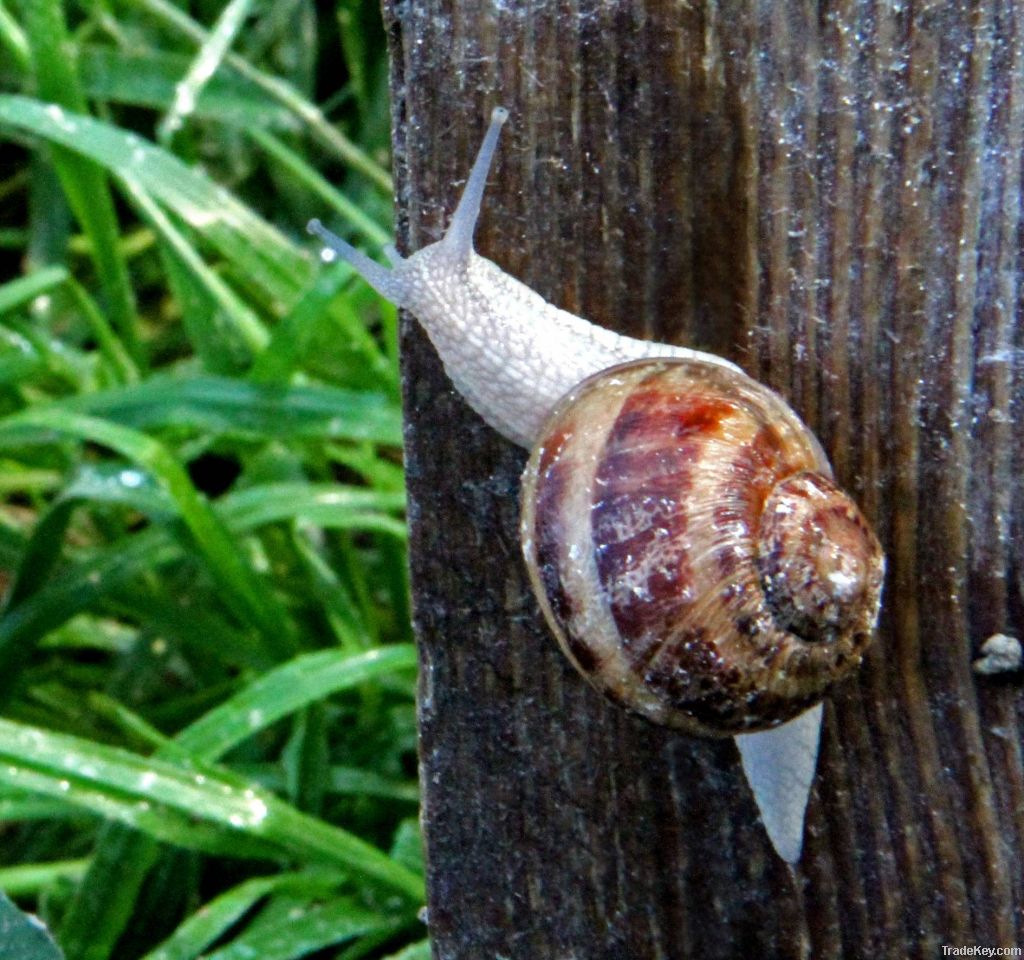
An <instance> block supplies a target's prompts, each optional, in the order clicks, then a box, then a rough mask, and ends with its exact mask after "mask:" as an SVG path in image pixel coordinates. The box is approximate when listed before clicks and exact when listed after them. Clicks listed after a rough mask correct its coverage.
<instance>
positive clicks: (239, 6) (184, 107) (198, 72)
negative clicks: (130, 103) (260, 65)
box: [157, 0, 253, 144]
mask: <svg viewBox="0 0 1024 960" xmlns="http://www.w3.org/2000/svg"><path fill="white" fill-rule="evenodd" d="M252 4H253V0H231V2H230V3H228V5H227V6H226V7H225V8H224V9H223V11H222V12H221V14H220V16H219V17H218V18H217V23H216V26H214V28H213V30H212V31H211V32H210V34H209V36H208V37H207V38H206V40H205V41H204V42H203V44H202V46H200V48H199V53H198V54H197V55H196V58H195V60H194V61H193V62H192V66H191V67H190V68H189V71H188V73H187V74H186V75H185V76H184V77H183V78H182V80H181V82H180V83H178V85H177V87H176V89H175V91H174V103H173V104H171V109H170V110H169V111H168V112H167V114H166V115H165V116H164V118H163V120H161V121H160V125H159V127H158V129H157V138H158V139H159V140H160V142H161V143H164V144H168V143H170V141H171V138H172V137H173V136H174V134H175V133H177V132H178V130H180V129H181V127H182V125H183V124H184V122H185V120H186V118H188V117H189V116H191V115H192V113H193V112H194V111H195V107H196V99H197V98H198V96H199V94H200V93H201V92H202V89H203V87H205V86H206V84H207V83H208V82H209V80H210V78H211V77H212V76H213V75H214V73H215V72H216V71H217V68H218V67H219V66H220V63H221V61H222V60H223V59H224V55H225V54H226V53H227V52H228V48H229V47H230V46H231V44H232V42H233V41H234V39H235V37H236V36H237V34H238V31H239V30H240V29H241V27H242V24H243V23H244V22H245V19H246V17H248V16H249V11H250V10H251V9H252Z"/></svg>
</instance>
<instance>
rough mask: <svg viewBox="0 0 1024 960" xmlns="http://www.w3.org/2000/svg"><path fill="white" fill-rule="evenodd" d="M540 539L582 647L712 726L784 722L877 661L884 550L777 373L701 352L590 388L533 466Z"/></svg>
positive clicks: (610, 686)
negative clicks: (743, 369) (773, 380)
mask: <svg viewBox="0 0 1024 960" xmlns="http://www.w3.org/2000/svg"><path fill="white" fill-rule="evenodd" d="M522 540H523V544H524V550H525V554H526V559H527V569H528V570H529V572H530V576H531V579H532V581H533V584H534V588H535V592H536V593H537V596H538V597H539V598H540V601H541V607H542V609H543V611H544V614H545V616H546V618H547V620H548V623H549V624H550V626H551V629H552V631H553V632H554V634H555V636H556V637H557V638H558V641H559V643H560V644H561V646H562V648H563V649H564V650H565V652H566V654H567V655H568V656H569V658H570V659H571V660H572V661H573V663H574V664H575V665H576V667H577V669H578V670H579V671H580V672H581V673H582V674H583V675H584V676H585V677H587V678H588V679H589V680H590V681H591V682H592V683H593V684H594V685H595V686H596V687H597V688H598V689H599V690H601V691H602V692H603V693H604V694H605V695H606V696H608V697H609V698H610V699H612V700H614V701H616V702H618V703H621V704H623V705H624V706H626V707H627V708H628V709H630V710H632V711H634V712H636V713H639V714H641V715H642V716H645V717H646V718H647V719H649V720H652V721H653V722H655V723H659V724H665V725H667V726H674V727H680V728H682V729H685V730H686V731H688V732H690V733H697V734H702V735H705V736H721V735H724V734H737V733H746V732H750V731H754V730H760V729H765V728H768V727H773V726H777V725H778V724H780V723H782V722H784V721H786V720H790V719H792V718H793V717H794V716H796V715H797V714H799V713H801V712H803V711H804V710H806V709H807V708H808V707H810V706H812V705H813V704H815V703H817V702H818V701H820V700H821V698H822V697H823V696H824V695H825V693H826V692H827V691H828V689H829V687H831V686H832V685H833V684H834V683H835V682H836V681H838V680H840V679H842V678H843V677H844V676H846V675H848V674H849V673H850V672H851V671H852V670H853V669H854V668H856V666H857V665H858V664H859V663H860V660H861V655H862V653H863V651H864V649H865V647H866V646H867V645H868V643H870V641H871V637H872V630H873V628H874V624H875V619H876V617H877V615H878V605H879V599H880V594H881V585H882V553H881V549H880V547H879V545H878V541H877V540H876V538H875V536H874V534H873V533H872V532H871V530H870V528H869V527H868V524H867V522H866V521H865V520H864V518H863V516H862V515H861V513H860V511H859V510H858V509H857V507H856V505H855V504H854V503H853V502H852V501H851V500H850V498H849V497H847V496H846V495H845V494H844V493H843V492H842V491H841V490H839V489H838V488H837V487H836V486H835V484H834V483H832V480H831V471H830V470H829V467H828V464H827V462H826V461H825V459H824V456H823V455H822V452H821V449H820V447H819V446H818V444H817V442H816V441H815V440H814V438H813V436H812V435H811V434H810V433H808V431H807V429H806V427H804V425H803V423H801V422H800V420H799V419H798V418H797V417H796V415H795V414H794V413H793V412H792V411H791V410H790V409H789V407H787V406H786V405H785V403H783V402H782V400H781V399H780V398H779V396H778V395H777V394H775V393H773V392H772V391H770V390H768V389H766V388H765V387H763V386H761V385H760V384H758V383H757V382H755V381H753V380H751V379H750V378H749V377H747V376H745V375H744V374H742V373H737V372H736V371H733V370H726V369H724V368H722V367H718V366H713V365H710V364H706V363H702V362H700V361H695V360H679V359H666V360H644V361H635V362H632V363H627V364H623V365H620V366H617V367H613V368H612V369H610V370H607V371H604V372H602V373H601V374H598V375H596V376H594V377H592V378H590V379H588V380H587V381H585V382H584V383H583V384H581V385H579V386H578V387H577V388H575V389H574V390H572V391H571V392H570V393H569V394H568V395H567V396H566V397H565V398H564V399H563V400H562V402H561V403H560V404H559V405H558V408H557V409H556V410H555V412H554V413H553V414H552V416H551V417H550V419H549V420H548V422H547V424H546V425H545V428H544V430H543V434H542V436H541V439H540V440H539V442H538V443H537V444H536V446H535V447H534V449H533V453H532V455H531V457H530V461H529V463H528V464H527V467H526V470H525V472H524V474H523V485H522Z"/></svg>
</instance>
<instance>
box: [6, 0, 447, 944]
mask: <svg viewBox="0 0 1024 960" xmlns="http://www.w3.org/2000/svg"><path fill="white" fill-rule="evenodd" d="M385 79H386V69H385V63H384V50H383V37H382V35H381V27H380V23H379V12H378V9H377V6H376V4H375V3H372V2H366V3H364V2H362V0H339V2H338V3H336V4H333V3H316V2H314V0H230V2H224V0H208V2H193V3H191V4H182V5H177V4H174V3H171V2H169V0H78V2H75V0H0V156H2V161H0V464H2V466H0V504H2V505H0V577H2V578H3V587H4V592H3V597H4V599H3V607H2V616H0V890H4V891H6V892H7V894H8V895H9V896H10V897H12V898H13V899H14V901H15V903H16V904H17V906H18V907H20V908H21V909H22V910H27V911H33V912H35V913H37V914H38V915H39V916H40V917H41V918H42V919H43V920H44V921H45V923H46V924H47V926H48V927H49V929H50V931H51V932H52V934H53V937H54V939H55V940H56V944H57V947H58V948H59V950H60V953H61V955H63V956H64V957H66V958H68V960H106V958H118V960H120V958H124V960H134V958H138V957H146V958H148V960H156V958H163V960H186V958H191V957H199V956H202V957H209V958H218V960H229V958H231V960H239V958H246V957H251V958H258V960H275V958H277V960H287V958H291V957H306V956H313V955H315V956H317V957H331V958H338V960H342V958H346V960H348V958H356V957H375V958H384V957H392V958H399V957H401V958H403V960H414V958H420V957H426V956H427V955H428V953H427V948H426V942H425V940H424V937H425V932H424V929H423V927H422V925H421V924H420V922H419V920H418V919H417V913H418V910H419V908H420V906H421V904H422V897H423V868H422V861H421V855H420V843H419V836H418V832H417V820H416V814H417V790H416V782H415V717H414V701H413V696H414V682H415V676H414V672H415V656H414V651H413V648H412V645H411V641H412V638H411V635H410V629H409V610H408V585H407V583H406V560H405V547H406V536H405V525H404V519H403V507H404V493H403V481H402V471H401V465H400V460H399V443H400V410H399V403H398V369H397V355H396V354H397V333H396V317H395V314H394V311H393V310H391V309H390V308H389V307H388V306H387V305H384V304H381V303H380V302H379V301H378V300H377V298H376V297H375V296H374V295H373V294H372V293H371V292H369V291H368V290H367V289H366V287H365V286H364V285H362V284H359V283H357V282H354V281H353V277H352V274H351V272H350V270H349V269H348V268H347V267H346V266H345V265H343V264H331V265H327V266H321V265H320V264H319V263H318V261H317V258H316V256H315V249H314V245H313V244H312V243H311V242H310V241H309V239H308V237H307V236H306V235H305V233H304V229H303V226H304V224H305V223H306V221H307V220H308V219H309V218H311V217H313V216H318V217H321V218H324V219H327V220H329V221H331V226H332V228H334V229H336V230H337V231H339V232H342V233H343V234H345V235H346V236H347V237H349V238H350V239H352V240H353V242H356V243H359V244H361V245H364V246H365V247H366V248H367V249H371V250H372V249H374V248H376V247H379V245H380V244H382V243H383V242H384V241H386V239H387V237H388V234H389V223H390V217H391V188H390V181H389V177H388V173H387V153H386V148H387V132H388V120H387V107H386V92H387V91H386V86H385ZM19 916H20V915H19V914H18V913H17V912H16V911H15V910H14V908H13V906H12V905H11V904H10V903H9V902H6V901H4V900H3V899H0V926H2V925H3V924H5V923H9V924H13V925H17V923H18V922H19ZM9 929H12V930H13V929H14V926H10V927H9ZM20 934H23V935H24V937H25V938H26V939H25V940H24V943H25V944H27V946H25V947H24V948H23V950H24V952H25V956H26V957H27V958H28V960H45V958H49V957H52V956H56V953H55V952H54V949H55V948H54V946H53V944H52V943H49V942H48V941H47V940H46V939H45V938H44V937H37V935H36V934H35V933H33V930H32V929H30V928H29V927H27V926H26V927H24V929H23V930H21V932H20ZM20 934H19V935H20ZM12 936H13V934H12ZM12 942H13V941H12ZM18 942H19V943H20V942H22V941H20V940H19V941H18ZM0 954H2V950H0Z"/></svg>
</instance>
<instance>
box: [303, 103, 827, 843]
mask: <svg viewBox="0 0 1024 960" xmlns="http://www.w3.org/2000/svg"><path fill="white" fill-rule="evenodd" d="M507 116H508V114H507V111H505V110H504V109H502V108H498V109H496V110H494V112H493V113H492V115H491V123H490V127H489V128H488V130H487V134H486V136H485V137H484V142H483V144H482V146H481V148H480V152H479V153H478V155H477V158H476V161H475V162H474V164H473V169H472V172H471V173H470V176H469V179H468V181H467V183H466V187H465V189H464V191H463V193H462V197H461V198H460V200H459V203H458V207H457V208H456V211H455V214H454V215H453V217H452V222H451V225H450V226H449V228H448V231H447V232H446V233H445V235H444V237H443V238H442V239H441V240H440V241H438V242H437V243H433V244H430V245H429V246H427V247H424V248H423V249H422V250H419V251H417V252H416V253H414V254H412V255H411V256H409V257H408V258H402V257H400V256H399V255H398V254H397V253H396V252H395V251H394V249H393V248H389V250H388V251H387V255H388V258H389V260H391V262H392V269H390V270H388V269H387V268H385V267H382V266H381V265H379V264H377V263H375V262H374V261H373V260H371V259H370V258H369V257H367V256H366V255H365V254H363V253H361V252H360V251H358V250H356V249H355V248H354V247H352V246H350V245H349V244H348V243H346V242H345V241H344V240H342V239H340V238H339V237H336V236H334V235H333V234H331V233H330V232H328V231H327V230H325V229H324V228H323V226H322V225H321V224H320V222H319V221H316V220H314V221H311V222H310V224H309V231H310V232H311V233H313V234H315V235H316V236H317V237H319V238H320V239H321V240H322V241H323V242H324V243H325V244H326V245H327V247H329V248H330V249H331V250H332V251H334V253H336V254H337V255H339V256H340V257H342V258H343V259H345V260H347V261H348V262H349V263H351V264H352V266H353V267H355V269H356V270H357V271H358V272H359V273H360V274H361V275H362V276H363V278H364V279H365V280H366V281H367V282H368V283H369V284H370V285H371V286H372V287H373V288H374V289H375V290H377V292H378V293H380V294H381V295H382V296H384V297H385V298H386V299H388V300H390V301H391V302H392V303H394V304H396V305H397V306H399V307H402V308H404V309H406V310H409V311H410V312H411V313H412V314H414V315H415V316H416V318H417V320H419V322H420V324H421V325H422V326H423V328H424V330H425V331H426V332H427V334H428V336H429V337H430V339H431V341H432V343H433V344H434V347H435V348H436V349H437V352H438V354H439V355H440V357H441V360H442V362H443V363H444V368H445V371H446V372H447V373H448V375H449V377H450V378H451V380H452V383H453V384H454V385H455V387H456V389H458V391H459V392H460V393H461V394H462V395H463V397H465V399H466V400H467V401H468V402H469V404H470V405H471V406H472V407H473V409H474V410H475V411H476V412H477V413H478V414H480V416H482V417H483V419H484V420H485V421H486V422H487V423H488V424H489V425H490V426H492V427H493V428H494V429H496V430H497V431H498V432H499V433H501V434H502V435H503V436H504V437H506V438H507V439H509V440H511V441H512V442H514V443H516V444H519V445H520V446H523V447H526V448H527V449H529V448H531V447H532V446H533V444H534V442H535V440H536V439H537V438H538V437H539V435H540V431H541V427H542V425H543V424H544V422H545V421H546V419H547V417H548V415H549V413H550V412H551V411H552V410H553V409H554V407H555V405H556V404H557V403H558V401H559V400H560V399H561V398H562V397H563V396H564V395H565V394H566V393H568V392H569V390H570V389H572V388H573V387H575V386H577V384H579V383H581V382H582V381H583V380H584V379H585V378H587V377H589V376H590V375H592V374H595V373H598V372H599V371H601V370H604V369H606V368H608V367H610V366H613V365H614V364H617V363H621V362H623V361H626V360H638V359H643V358H648V357H683V358H689V359H695V360H700V361H702V362H704V363H710V364H715V365H718V366H723V367H728V368H730V369H732V370H736V369H738V368H737V367H735V365H733V364H731V363H729V362H728V361H726V360H723V359H722V358H721V357H716V356H714V355H712V354H707V353H701V352H699V351H696V350H690V349H687V348H685V347H676V346H672V345H669V344H661V343H653V342H650V341H647V340H636V339H633V338H631V337H624V336H621V335H620V334H616V333H613V332H612V331H610V330H606V329H605V328H603V327H598V326H595V325H593V324H591V323H589V322H587V321H586V320H583V319H581V318H580V317H576V316H574V315H573V314H571V313H568V312H567V311H565V310H560V309H558V308H557V307H555V306H553V305H552V304H550V303H548V302H547V301H545V300H544V299H543V298H542V297H541V296H539V295H538V294H537V293H535V292H534V291H532V290H531V289H530V288H529V287H527V286H526V285H525V284H523V283H521V282H520V281H518V280H516V279H515V278H514V277H511V276H509V275H508V274H506V273H504V272H503V271H502V270H501V269H500V268H499V267H498V266H497V265H496V264H494V263H493V262H491V261H490V260H487V259H485V258H483V257H480V256H478V255H477V254H476V253H475V252H474V250H473V232H474V229H475V227H476V222H477V218H478V216H479V213H480V204H481V200H482V198H483V191H484V186H485V183H486V179H487V174H488V170H489V168H490V165H491V162H492V160H493V158H494V154H495V150H496V147H497V142H498V135H499V133H500V131H501V126H502V124H503V123H504V121H505V119H506V118H507ZM821 715H822V709H821V706H820V704H819V705H818V706H816V707H812V708H811V709H810V710H807V711H806V712H805V713H803V714H801V715H800V716H799V717H797V718H796V719H794V720H791V721H789V722H788V723H785V724H783V725H781V726H779V727H776V728H774V729H772V730H767V731H764V732H760V733H749V734H743V735H741V736H737V737H736V738H735V739H736V742H737V745H738V747H739V749H740V753H741V757H742V761H743V769H744V772H745V774H746V777H747V780H748V782H749V784H750V786H751V789H752V791H753V794H754V799H755V801H756V802H757V805H758V808H759V810H760V812H761V817H762V820H763V822H764V824H765V828H766V830H767V832H768V835H769V838H770V839H771V841H772V844H773V846H774V847H775V850H776V851H777V852H778V854H779V855H780V856H781V857H782V858H783V859H784V860H786V861H787V862H789V863H796V861H797V860H799V858H800V851H801V846H802V840H803V829H804V814H805V810H806V807H807V801H808V798H809V795H810V787H811V783H812V781H813V778H814V769H815V766H816V763H817V755H818V742H819V736H820V728H821Z"/></svg>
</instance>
